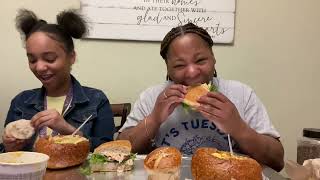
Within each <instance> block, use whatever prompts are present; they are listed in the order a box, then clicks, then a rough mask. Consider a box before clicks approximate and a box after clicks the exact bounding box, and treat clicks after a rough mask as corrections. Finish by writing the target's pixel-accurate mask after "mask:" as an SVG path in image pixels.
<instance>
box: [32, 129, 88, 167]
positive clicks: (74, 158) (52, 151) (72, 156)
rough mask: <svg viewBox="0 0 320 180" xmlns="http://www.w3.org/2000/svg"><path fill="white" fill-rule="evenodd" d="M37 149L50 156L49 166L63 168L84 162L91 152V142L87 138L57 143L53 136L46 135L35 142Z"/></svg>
mask: <svg viewBox="0 0 320 180" xmlns="http://www.w3.org/2000/svg"><path fill="white" fill-rule="evenodd" d="M60 136H61V135H60ZM82 138H83V137H82ZM84 139H85V138H84ZM35 151H36V152H40V153H44V154H47V155H48V156H49V157H50V158H49V161H48V168H50V169H61V168H66V167H71V166H75V165H79V164H81V163H83V162H84V161H85V160H86V158H87V156H88V154H89V151H90V144H89V141H88V140H87V139H85V140H82V141H80V142H78V143H76V144H72V143H66V144H57V143H54V140H53V139H52V138H49V137H46V138H39V139H38V141H37V142H36V143H35Z"/></svg>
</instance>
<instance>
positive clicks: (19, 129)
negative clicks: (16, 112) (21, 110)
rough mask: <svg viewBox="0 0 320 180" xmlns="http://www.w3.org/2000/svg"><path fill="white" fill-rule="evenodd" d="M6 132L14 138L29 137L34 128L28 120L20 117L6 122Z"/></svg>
mask: <svg viewBox="0 0 320 180" xmlns="http://www.w3.org/2000/svg"><path fill="white" fill-rule="evenodd" d="M5 131H6V134H10V135H11V136H13V137H14V138H16V139H29V138H31V137H32V135H33V134H34V128H33V126H31V124H30V120H25V119H20V120H17V121H13V122H11V123H9V124H7V126H6V128H5Z"/></svg>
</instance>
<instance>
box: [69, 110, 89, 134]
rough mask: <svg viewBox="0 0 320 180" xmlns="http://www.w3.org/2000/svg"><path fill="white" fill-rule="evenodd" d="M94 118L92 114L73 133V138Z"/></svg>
mask: <svg viewBox="0 0 320 180" xmlns="http://www.w3.org/2000/svg"><path fill="white" fill-rule="evenodd" d="M91 117H92V114H91V115H90V116H89V117H88V118H87V119H86V120H85V121H84V122H83V123H82V124H81V125H80V126H79V127H78V128H77V129H76V130H75V131H74V132H73V133H72V136H74V135H75V134H76V133H77V132H78V131H79V130H80V129H81V128H82V126H83V125H85V124H86V122H87V121H89V119H90V118H91Z"/></svg>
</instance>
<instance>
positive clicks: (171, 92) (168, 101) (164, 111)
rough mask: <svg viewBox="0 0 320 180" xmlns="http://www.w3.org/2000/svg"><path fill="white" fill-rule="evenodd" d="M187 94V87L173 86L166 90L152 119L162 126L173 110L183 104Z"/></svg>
mask: <svg viewBox="0 0 320 180" xmlns="http://www.w3.org/2000/svg"><path fill="white" fill-rule="evenodd" d="M186 93H187V87H186V86H184V85H181V84H172V85H170V86H168V87H167V88H165V89H164V90H163V91H162V92H161V93H160V94H159V96H158V98H157V101H156V103H155V106H154V109H153V111H152V113H151V117H153V118H154V119H155V121H157V122H158V123H159V124H162V123H163V122H164V121H165V120H167V118H168V116H169V115H170V114H171V113H172V112H173V110H174V109H175V108H176V107H177V106H178V105H179V104H180V103H182V102H183V99H184V96H185V94H186Z"/></svg>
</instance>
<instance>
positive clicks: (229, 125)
mask: <svg viewBox="0 0 320 180" xmlns="http://www.w3.org/2000/svg"><path fill="white" fill-rule="evenodd" d="M197 102H198V103H199V104H200V106H198V107H196V110H198V111H199V112H200V113H201V114H202V115H203V116H204V117H205V118H207V119H208V120H209V121H212V122H213V123H215V125H216V126H217V127H218V128H219V129H220V130H222V131H223V132H225V133H228V134H230V135H231V136H232V135H234V134H237V132H236V131H239V130H240V131H243V129H240V128H239V127H243V126H246V124H245V122H244V121H243V120H242V119H241V117H240V115H239V112H238V110H237V108H236V106H235V105H234V104H233V103H232V102H231V101H230V100H229V99H228V98H227V97H226V96H225V95H223V94H222V93H219V92H208V93H207V94H206V95H204V96H202V97H200V98H199V99H198V101H197Z"/></svg>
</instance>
